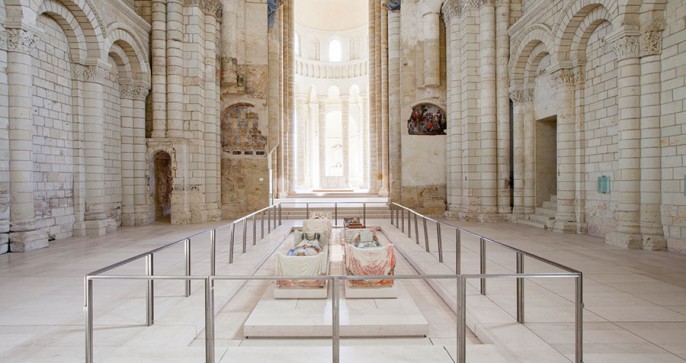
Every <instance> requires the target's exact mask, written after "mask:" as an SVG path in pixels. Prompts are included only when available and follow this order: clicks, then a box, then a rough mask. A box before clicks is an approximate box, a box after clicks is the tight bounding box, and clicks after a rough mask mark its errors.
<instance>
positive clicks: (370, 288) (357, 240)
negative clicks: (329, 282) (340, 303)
mask: <svg viewBox="0 0 686 363" xmlns="http://www.w3.org/2000/svg"><path fill="white" fill-rule="evenodd" d="M351 224H352V225H348V224H346V233H345V242H346V243H345V270H346V273H347V274H348V275H349V276H392V275H393V274H394V273H395V252H394V248H393V244H391V243H382V242H381V241H379V239H378V238H377V236H376V231H375V229H374V228H366V227H365V226H363V225H361V224H360V223H359V221H358V222H357V223H355V221H353V223H351ZM345 287H346V290H345V291H346V292H345V293H346V297H348V298H395V297H397V291H396V290H395V289H393V287H394V280H393V279H360V280H348V281H347V283H346V286H345Z"/></svg>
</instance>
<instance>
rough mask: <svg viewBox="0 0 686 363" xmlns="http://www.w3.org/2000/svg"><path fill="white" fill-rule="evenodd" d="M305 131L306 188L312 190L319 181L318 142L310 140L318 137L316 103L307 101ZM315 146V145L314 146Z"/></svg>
mask: <svg viewBox="0 0 686 363" xmlns="http://www.w3.org/2000/svg"><path fill="white" fill-rule="evenodd" d="M307 110H308V116H307V133H306V136H307V137H306V140H307V141H306V142H305V145H306V150H307V152H306V154H304V155H306V158H307V172H306V176H307V179H306V188H307V189H308V190H312V189H313V188H314V186H315V185H317V183H318V182H319V144H318V143H314V142H311V140H318V139H319V124H318V123H319V114H318V111H317V103H316V102H311V101H310V100H308V102H307ZM315 146H316V147H315Z"/></svg>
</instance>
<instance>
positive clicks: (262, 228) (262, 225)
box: [260, 211, 264, 239]
mask: <svg viewBox="0 0 686 363" xmlns="http://www.w3.org/2000/svg"><path fill="white" fill-rule="evenodd" d="M260 230H261V231H262V235H261V236H262V239H264V211H262V224H261V225H260Z"/></svg>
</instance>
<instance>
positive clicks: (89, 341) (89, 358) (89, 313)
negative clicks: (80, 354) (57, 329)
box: [84, 277, 93, 363]
mask: <svg viewBox="0 0 686 363" xmlns="http://www.w3.org/2000/svg"><path fill="white" fill-rule="evenodd" d="M84 286H85V289H86V291H85V297H86V363H93V280H91V279H89V278H88V277H86V281H85V283H84Z"/></svg>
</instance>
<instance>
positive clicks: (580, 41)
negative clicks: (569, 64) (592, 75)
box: [569, 7, 610, 65]
mask: <svg viewBox="0 0 686 363" xmlns="http://www.w3.org/2000/svg"><path fill="white" fill-rule="evenodd" d="M605 22H610V17H609V14H608V13H607V9H605V8H603V7H597V8H595V9H593V10H592V11H591V12H590V13H589V14H588V15H587V16H586V17H585V18H584V20H583V21H582V22H581V23H580V24H579V27H578V28H577V30H576V32H575V33H574V38H573V39H572V43H571V47H570V54H569V56H570V60H572V61H575V63H576V64H579V65H583V64H586V46H587V44H588V39H589V38H590V37H591V35H592V34H593V32H594V31H595V30H596V29H597V28H598V26H600V24H602V23H605Z"/></svg>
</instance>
